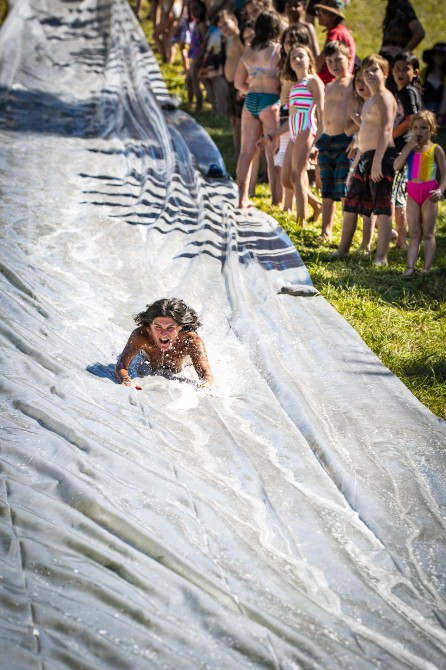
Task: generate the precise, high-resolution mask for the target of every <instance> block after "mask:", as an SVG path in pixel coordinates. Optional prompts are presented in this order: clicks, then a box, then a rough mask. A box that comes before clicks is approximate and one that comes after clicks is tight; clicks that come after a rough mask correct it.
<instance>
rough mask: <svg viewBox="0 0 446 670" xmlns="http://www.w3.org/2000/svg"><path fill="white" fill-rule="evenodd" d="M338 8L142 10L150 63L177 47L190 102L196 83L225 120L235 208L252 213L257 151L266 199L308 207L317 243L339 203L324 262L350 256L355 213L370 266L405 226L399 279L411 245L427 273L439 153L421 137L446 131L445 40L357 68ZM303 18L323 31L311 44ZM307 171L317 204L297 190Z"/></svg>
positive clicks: (250, 0) (301, 3)
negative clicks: (336, 234) (335, 234)
mask: <svg viewBox="0 0 446 670" xmlns="http://www.w3.org/2000/svg"><path fill="white" fill-rule="evenodd" d="M345 4H346V3H345V2H343V1H342V0H321V2H320V3H318V2H317V1H316V2H309V3H307V2H306V0H285V2H284V1H283V0H275V4H274V5H273V4H272V1H271V0H245V1H244V2H243V1H242V2H240V0H235V2H234V0H214V1H213V2H210V0H205V1H202V0H188V1H187V0H168V1H166V2H163V3H162V4H161V5H160V7H159V9H157V5H156V0H152V5H151V12H152V20H153V22H154V37H155V42H156V45H157V48H158V49H159V52H160V55H161V56H162V58H163V59H164V60H166V61H167V60H169V59H171V58H172V57H173V54H174V50H175V49H176V48H177V46H178V47H179V49H180V53H181V58H182V63H183V67H184V71H185V77H186V86H187V92H188V102H189V104H190V105H192V104H193V103H195V106H196V109H200V108H201V106H202V101H203V89H204V90H205V91H206V94H207V99H208V100H209V101H210V103H211V105H212V109H213V111H214V112H215V113H216V114H225V115H227V116H229V118H230V120H231V126H232V131H233V138H234V157H235V158H236V159H237V181H238V185H239V191H240V200H239V206H240V208H241V209H248V208H249V207H252V203H251V201H250V199H249V197H250V195H252V193H253V192H254V189H255V182H256V178H257V172H258V166H259V156H260V153H261V152H264V156H265V158H266V166H267V174H268V181H269V185H270V189H271V197H272V202H273V204H275V205H282V206H283V208H284V209H285V210H287V211H291V210H292V209H293V208H295V210H296V216H297V221H298V222H299V224H300V225H302V226H305V225H306V222H307V220H308V218H307V209H308V205H309V206H310V207H311V208H312V217H311V219H312V220H317V219H318V218H319V216H320V215H322V230H321V240H322V241H331V240H332V229H333V222H334V217H335V212H336V207H337V202H339V203H340V206H341V207H342V213H343V226H342V234H341V241H340V243H339V247H338V249H337V251H336V252H335V253H334V254H333V256H332V257H333V258H341V257H343V256H345V255H346V254H347V253H348V252H349V250H350V246H351V243H352V240H353V235H354V232H355V230H356V225H357V221H358V217H359V216H361V217H362V221H363V240H362V243H361V247H360V251H361V252H363V253H366V254H369V253H370V250H371V244H372V237H373V232H374V229H375V227H376V228H377V230H378V240H377V249H376V256H375V259H374V263H375V264H376V265H387V254H388V250H389V246H390V242H391V240H392V239H395V244H396V246H397V247H398V248H400V249H404V248H405V247H406V236H407V232H408V236H409V246H408V258H407V270H406V273H405V276H408V277H409V276H412V275H413V273H414V271H415V263H416V260H417V255H418V253H419V248H420V243H421V241H423V245H424V266H423V270H422V271H423V272H429V270H430V268H431V265H432V261H433V258H434V254H435V222H436V218H437V212H438V202H439V200H440V199H441V197H442V195H443V191H444V190H445V188H446V158H445V153H444V150H443V148H442V147H441V146H440V144H434V143H433V142H432V138H433V137H434V136H435V133H436V129H437V123H439V124H441V125H445V126H446V88H445V81H446V43H442V42H439V43H437V44H435V45H434V46H433V47H432V48H431V49H427V50H425V51H424V52H423V61H424V62H425V64H426V67H425V68H424V69H421V70H420V63H419V60H418V58H417V57H416V56H415V55H414V54H413V53H411V52H409V51H407V50H406V51H404V50H401V49H400V50H398V49H397V48H396V47H395V48H394V47H392V48H393V51H392V55H390V54H389V53H387V52H386V48H387V47H386V46H385V45H384V46H383V47H382V53H381V54H372V55H371V56H368V57H366V58H364V59H363V60H362V62H361V61H360V60H359V58H358V56H357V54H356V47H355V42H354V40H353V36H352V34H351V32H350V31H349V29H348V28H347V26H346V25H345V23H344V20H345V15H344V12H345ZM406 4H408V3H406ZM154 7H155V8H154ZM386 16H387V15H386ZM315 18H317V20H318V22H319V24H320V25H321V26H322V27H324V29H325V30H326V42H325V44H324V46H323V48H322V51H320V49H319V45H318V40H317V35H316V31H315V28H314V20H315ZM389 39H390V38H389ZM387 42H388V40H387ZM383 44H384V42H383ZM386 44H387V43H386ZM394 52H395V53H394ZM314 168H316V170H315V180H316V184H317V186H318V188H319V189H320V193H321V200H320V199H319V198H318V197H317V196H316V195H315V194H314V190H312V189H311V188H310V186H309V178H308V171H309V170H311V169H312V170H313V171H314ZM393 220H394V221H395V225H394V228H395V230H394V228H393V225H392V224H393Z"/></svg>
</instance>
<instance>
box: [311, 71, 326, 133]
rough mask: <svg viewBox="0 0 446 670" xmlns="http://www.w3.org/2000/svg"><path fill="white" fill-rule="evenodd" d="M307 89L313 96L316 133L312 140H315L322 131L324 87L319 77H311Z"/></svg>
mask: <svg viewBox="0 0 446 670" xmlns="http://www.w3.org/2000/svg"><path fill="white" fill-rule="evenodd" d="M308 89H309V91H310V92H311V93H312V95H313V98H314V104H315V105H316V120H317V133H316V137H315V138H314V141H315V142H317V140H318V139H319V138H320V136H321V135H322V133H323V132H324V122H323V115H324V96H325V89H324V85H323V83H322V81H321V79H320V78H319V77H313V78H312V79H311V81H310V82H309V84H308Z"/></svg>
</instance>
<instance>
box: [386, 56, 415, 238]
mask: <svg viewBox="0 0 446 670" xmlns="http://www.w3.org/2000/svg"><path fill="white" fill-rule="evenodd" d="M419 71H420V64H419V61H418V58H417V57H416V56H415V55H414V54H413V53H410V52H409V51H403V52H402V53H399V54H397V56H395V59H394V61H393V67H392V75H393V79H394V81H395V84H396V87H397V90H396V92H395V98H396V102H397V112H396V117H395V125H394V128H393V139H394V141H395V147H396V149H397V151H398V152H400V151H401V150H402V148H403V147H404V145H405V144H406V142H407V141H408V139H409V126H410V122H411V119H412V117H413V115H414V114H416V113H417V112H419V111H420V109H422V107H423V102H422V99H421V93H420V90H419V88H418V86H417V82H418V81H419V80H418V75H419ZM392 203H393V205H394V208H395V225H396V232H397V234H398V237H397V240H396V246H397V248H398V249H404V248H405V246H406V229H407V217H406V203H407V194H406V173H405V171H401V172H398V173H397V174H395V179H394V182H393V191H392Z"/></svg>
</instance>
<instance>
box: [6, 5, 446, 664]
mask: <svg viewBox="0 0 446 670" xmlns="http://www.w3.org/2000/svg"><path fill="white" fill-rule="evenodd" d="M0 48H1V52H0V53H1V71H0V86H1V89H0V93H1V95H0V112H1V114H0V147H1V149H0V172H1V184H2V186H1V189H2V193H1V202H0V211H1V213H0V216H1V233H0V238H1V260H0V263H1V270H2V272H1V276H0V279H1V319H0V337H1V345H2V348H1V388H2V404H1V408H2V413H1V416H2V424H1V426H2V429H1V437H2V446H1V472H2V474H1V480H0V481H1V501H2V514H1V545H0V546H1V552H2V553H1V571H0V572H1V574H0V577H1V579H0V594H1V608H0V621H1V626H0V636H1V637H0V648H1V650H2V667H5V668H8V669H9V670H12V669H18V670H26V669H28V668H37V667H41V668H52V669H54V668H89V669H91V670H93V669H94V670H98V668H104V669H107V670H110V669H111V668H120V669H122V668H131V669H132V670H134V669H137V668H144V669H146V668H147V669H148V668H150V669H151V668H172V669H175V670H177V669H179V668H181V669H188V668H190V669H191V670H197V669H198V668H209V669H211V670H216V669H217V668H221V669H224V670H227V669H228V668H231V670H232V669H235V668H281V669H284V670H291V669H296V668H305V669H307V668H324V669H325V670H330V669H333V670H338V669H339V668H352V669H355V670H357V669H358V668H361V669H363V668H364V669H366V668H377V667H382V668H422V669H423V670H426V669H428V668H442V667H443V668H444V667H445V652H446V635H445V616H446V610H445V567H446V561H445V537H446V535H445V527H444V523H445V519H444V509H445V481H446V478H445V458H444V447H445V434H446V431H445V424H444V422H442V421H440V420H439V419H438V418H437V417H435V416H433V415H432V414H431V413H430V412H429V411H428V410H427V409H426V408H425V407H423V406H422V405H421V404H420V403H419V402H418V401H417V400H416V399H415V398H414V397H413V396H412V395H411V394H410V393H409V391H408V390H407V389H406V388H405V387H404V386H403V384H401V382H400V381H399V380H398V379H397V378H396V377H395V376H394V375H392V374H391V373H390V372H389V370H387V369H386V368H385V367H384V366H383V365H382V364H381V362H380V361H379V360H378V359H377V358H376V357H375V356H374V355H373V354H372V353H371V351H370V350H369V349H368V348H367V347H366V346H365V345H364V343H363V342H362V341H361V339H360V338H359V337H358V336H357V334H356V333H355V332H354V331H353V330H352V329H351V328H350V327H349V326H348V324H347V323H346V322H345V321H344V320H343V319H342V318H341V317H340V316H339V315H338V314H337V313H336V311H335V310H334V309H333V308H332V307H331V306H330V305H329V304H328V303H327V302H326V301H325V299H324V298H323V297H322V296H320V295H317V292H316V291H314V289H313V287H312V284H311V281H310V278H309V275H308V272H307V270H306V268H305V267H304V265H303V264H302V261H301V259H300V257H299V255H298V254H297V252H296V251H295V250H294V248H293V246H292V245H291V243H290V241H289V239H288V238H287V236H286V235H285V234H284V233H283V231H282V230H281V229H280V228H279V227H278V225H277V224H276V222H275V221H274V220H272V219H270V218H269V217H267V216H266V215H264V214H262V213H260V212H257V213H256V212H254V213H252V214H249V215H242V213H241V212H240V211H239V210H237V208H236V205H237V192H236V187H235V186H234V184H233V183H232V182H231V181H230V180H229V179H228V178H227V177H226V176H225V170H224V165H223V163H222V161H221V158H220V156H219V154H218V152H217V150H216V148H215V146H214V145H213V144H212V142H211V141H210V140H209V139H208V138H207V136H206V135H205V134H204V133H203V131H201V130H200V129H199V128H198V127H196V126H194V124H193V122H192V121H191V120H190V119H189V118H188V117H187V116H185V115H184V114H182V113H178V114H177V113H176V112H175V111H174V109H173V105H172V101H171V100H170V99H169V96H168V94H167V91H166V89H165V87H164V84H163V81H162V79H161V75H160V73H159V70H158V68H157V65H156V62H155V60H154V58H153V55H152V54H151V52H150V50H149V49H148V48H147V46H146V43H145V39H144V36H143V35H142V33H141V31H140V28H139V26H138V24H137V21H136V20H135V18H134V16H133V14H132V12H131V10H130V8H129V6H128V5H127V3H126V2H125V1H124V0H122V1H119V0H114V2H111V1H107V0H102V1H101V2H98V1H97V0H85V2H75V1H71V0H66V1H65V2H62V1H58V0H52V1H51V2H49V1H48V2H44V1H43V0H41V1H40V2H38V1H37V0H34V1H30V0H22V1H21V2H16V3H12V7H11V12H10V15H9V18H8V19H7V22H6V23H5V25H4V26H3V28H2V31H1V33H0ZM215 166H217V167H219V168H220V174H221V176H220V177H218V178H212V177H210V176H209V175H210V174H215ZM209 168H212V169H211V170H209ZM218 173H219V171H218V170H217V174H218ZM163 296H178V297H181V298H183V299H185V300H186V301H187V302H188V303H189V304H191V305H192V306H193V307H194V308H195V309H196V310H197V311H198V312H199V314H200V316H201V317H202V321H203V324H204V325H203V328H202V330H201V332H202V336H203V338H204V340H205V342H206V345H207V348H208V353H209V357H210V361H211V364H212V368H213V372H214V374H215V378H216V383H215V387H214V388H213V389H212V391H211V392H206V391H203V390H200V389H197V387H196V386H195V385H194V372H193V371H192V370H191V369H190V368H186V369H185V371H184V374H182V375H180V376H178V378H174V379H166V378H164V377H162V376H145V377H142V378H140V379H138V383H139V384H140V385H141V386H142V390H141V391H137V390H136V389H134V388H133V389H128V388H125V387H123V386H120V385H118V384H116V383H114V381H113V375H112V371H113V367H114V364H115V361H116V357H117V355H118V354H119V352H120V351H121V349H122V348H123V346H124V344H125V342H126V339H127V336H128V334H129V332H130V331H131V329H132V324H133V321H132V315H133V314H135V313H136V312H138V311H141V310H142V309H144V307H145V305H146V304H147V303H150V302H152V301H153V300H156V299H158V298H160V297H163ZM137 368H138V364H137V363H136V364H135V368H134V369H133V374H135V373H137Z"/></svg>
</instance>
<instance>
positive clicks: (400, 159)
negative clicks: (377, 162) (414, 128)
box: [393, 137, 417, 171]
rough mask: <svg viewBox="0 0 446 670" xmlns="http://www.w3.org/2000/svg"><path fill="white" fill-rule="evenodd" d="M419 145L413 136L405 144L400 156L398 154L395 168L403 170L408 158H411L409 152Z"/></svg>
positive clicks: (394, 164) (394, 163)
mask: <svg viewBox="0 0 446 670" xmlns="http://www.w3.org/2000/svg"><path fill="white" fill-rule="evenodd" d="M416 146H417V141H416V139H415V138H413V137H411V138H410V140H409V141H408V142H407V143H406V144H405V145H404V147H403V149H402V151H401V153H400V155H399V156H397V157H396V158H395V160H394V162H393V169H394V170H396V171H398V170H402V168H403V167H404V165H405V164H406V161H407V159H408V158H409V154H410V152H411V151H413V149H415V147H416Z"/></svg>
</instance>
